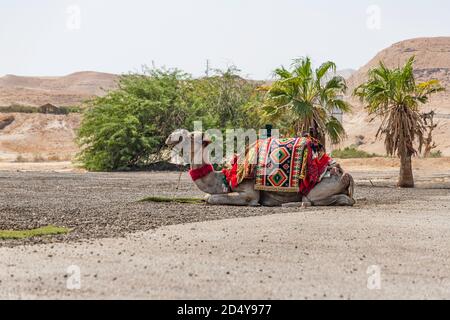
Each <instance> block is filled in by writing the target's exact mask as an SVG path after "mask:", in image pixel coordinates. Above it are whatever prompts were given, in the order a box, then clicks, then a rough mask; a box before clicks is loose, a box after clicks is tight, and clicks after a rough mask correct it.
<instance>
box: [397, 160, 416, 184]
mask: <svg viewBox="0 0 450 320" xmlns="http://www.w3.org/2000/svg"><path fill="white" fill-rule="evenodd" d="M398 186H399V187H400V188H414V175H413V171H412V162H411V155H408V154H404V155H401V156H400V176H399V180H398Z"/></svg>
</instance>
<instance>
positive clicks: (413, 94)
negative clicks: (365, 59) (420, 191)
mask: <svg viewBox="0 0 450 320" xmlns="http://www.w3.org/2000/svg"><path fill="white" fill-rule="evenodd" d="M413 64H414V57H411V58H410V59H409V60H408V61H407V62H406V64H405V65H404V66H403V67H398V68H395V69H389V68H387V67H386V66H385V65H384V64H383V63H382V62H381V63H380V65H379V66H378V67H376V68H374V69H371V70H370V71H369V75H368V76H369V79H368V80H367V82H365V83H363V84H361V85H360V86H359V87H357V88H356V89H355V91H354V95H355V96H357V97H359V98H360V99H361V101H362V102H364V103H365V104H366V109H367V111H368V113H369V114H370V115H372V116H374V117H373V119H374V118H376V117H378V118H381V121H382V122H381V126H380V128H379V129H378V132H377V138H378V137H380V136H384V138H385V140H384V144H385V147H386V152H387V154H388V155H394V154H397V156H398V157H399V158H400V176H399V181H398V186H399V187H404V188H413V187H414V176H413V172H412V163H411V157H412V156H413V155H415V154H417V149H416V148H415V147H414V144H415V143H416V142H417V143H418V150H419V151H421V150H422V145H423V143H424V131H425V126H424V121H423V118H422V116H421V114H420V105H421V104H424V103H426V102H427V101H428V98H429V96H430V95H431V94H432V93H435V92H438V91H442V90H444V88H443V87H442V86H441V85H440V84H439V81H437V80H431V81H427V82H422V83H419V84H416V81H415V77H414V69H413Z"/></svg>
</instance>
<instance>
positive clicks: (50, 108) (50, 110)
mask: <svg viewBox="0 0 450 320" xmlns="http://www.w3.org/2000/svg"><path fill="white" fill-rule="evenodd" d="M38 112H39V113H43V114H66V111H65V110H64V109H61V108H58V107H57V106H55V105H53V104H51V103H47V104H44V105H43V106H40V107H39V108H38Z"/></svg>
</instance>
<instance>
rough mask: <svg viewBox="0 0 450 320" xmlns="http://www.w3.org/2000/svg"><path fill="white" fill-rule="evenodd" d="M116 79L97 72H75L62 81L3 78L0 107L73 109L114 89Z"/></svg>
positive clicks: (0, 88)
mask: <svg viewBox="0 0 450 320" xmlns="http://www.w3.org/2000/svg"><path fill="white" fill-rule="evenodd" d="M117 79H118V76H117V75H114V74H109V73H100V72H77V73H73V74H70V75H67V76H63V77H21V76H15V75H6V76H4V77H1V78H0V106H9V105H14V104H19V105H25V106H41V105H44V104H46V103H51V104H54V105H57V106H75V105H79V104H81V103H82V102H83V101H86V100H87V99H89V98H92V97H94V96H101V95H104V94H105V92H106V91H108V90H111V89H114V88H116V86H117V83H116V81H117Z"/></svg>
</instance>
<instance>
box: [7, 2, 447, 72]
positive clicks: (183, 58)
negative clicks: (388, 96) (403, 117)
mask: <svg viewBox="0 0 450 320" xmlns="http://www.w3.org/2000/svg"><path fill="white" fill-rule="evenodd" d="M449 13H450V1H448V0H427V1H416V0H395V1H392V0H391V1H388V0H372V1H366V0H340V1H336V0H328V1H326V0H314V1H312V0H310V1H307V0H276V1H275V0H160V1H156V0H71V1H66V0H33V1H30V0H0V75H4V74H19V75H64V74H68V73H72V72H75V71H81V70H95V71H104V72H113V73H123V72H128V71H133V70H138V69H140V66H141V65H143V64H147V65H151V64H152V61H154V62H155V64H156V65H157V66H162V65H165V66H168V67H178V68H181V69H183V70H185V71H187V72H190V73H192V74H194V75H196V76H197V75H201V74H203V73H204V71H205V66H206V60H207V59H209V60H210V61H211V64H212V66H213V67H221V68H222V67H226V66H227V65H232V64H234V65H236V66H238V67H239V68H240V69H241V70H242V71H243V73H244V74H245V75H248V76H249V77H251V78H257V79H266V78H269V77H270V75H271V71H272V70H273V69H274V68H275V67H278V66H279V65H281V64H284V65H288V64H289V63H290V61H291V59H292V58H295V57H300V56H304V55H310V56H311V57H312V58H313V60H314V61H315V62H316V63H317V64H318V63H320V62H323V61H324V60H333V61H335V62H336V63H337V64H338V68H339V69H345V68H355V69H356V68H359V67H360V66H362V65H363V64H365V63H366V62H368V60H369V59H371V58H372V57H373V56H374V55H375V54H376V53H377V52H378V51H380V50H381V49H383V48H385V47H387V46H389V45H391V44H393V43H395V42H397V41H400V40H404V39H409V38H415V37H421V36H449V35H450V19H449Z"/></svg>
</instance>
